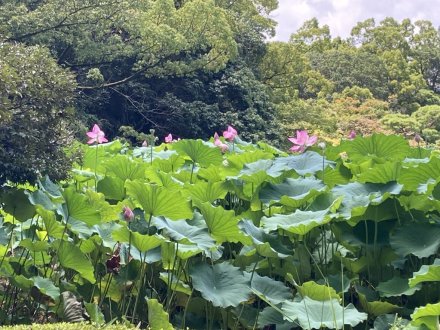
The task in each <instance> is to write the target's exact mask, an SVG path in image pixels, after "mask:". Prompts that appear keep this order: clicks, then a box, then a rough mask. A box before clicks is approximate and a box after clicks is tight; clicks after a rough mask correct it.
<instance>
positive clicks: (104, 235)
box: [93, 222, 122, 249]
mask: <svg viewBox="0 0 440 330" xmlns="http://www.w3.org/2000/svg"><path fill="white" fill-rule="evenodd" d="M121 227H122V226H121V225H119V224H117V223H115V222H107V223H101V224H99V225H96V226H94V227H93V230H94V231H96V232H97V233H98V234H99V237H100V238H101V240H102V245H103V246H105V247H108V248H111V249H113V248H114V247H115V245H116V243H117V241H115V240H114V239H113V237H112V233H113V232H116V231H118V230H119V229H120V228H121Z"/></svg>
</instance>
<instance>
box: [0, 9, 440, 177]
mask: <svg viewBox="0 0 440 330" xmlns="http://www.w3.org/2000/svg"><path fill="white" fill-rule="evenodd" d="M277 5H278V3H277V0H258V1H256V0H236V1H226V0H215V1H214V0H148V1H147V0H134V1H126V0H102V1H101V0H100V1H97V0H73V1H69V2H67V3H66V2H65V1H61V0H48V1H27V0H6V1H3V2H2V3H1V4H0V9H1V10H0V40H1V45H2V49H1V51H2V53H3V55H4V56H2V59H1V61H2V62H1V65H2V66H1V67H0V73H1V74H2V76H1V80H0V84H1V86H2V92H1V93H2V96H3V97H2V98H1V100H0V102H1V104H0V105H1V106H0V116H1V117H0V118H1V125H3V127H5V130H2V133H3V132H4V135H3V136H4V137H6V136H12V134H16V132H21V133H20V134H22V135H20V136H22V137H23V138H24V139H25V141H27V142H26V143H28V142H29V141H30V139H27V138H26V137H27V136H28V134H30V133H23V132H24V130H22V129H21V127H19V126H17V125H18V124H19V122H18V121H17V120H16V119H17V118H18V117H19V115H18V113H21V112H24V113H28V112H27V111H28V110H27V109H28V108H27V107H28V104H29V102H31V103H32V104H34V105H37V104H41V106H40V105H39V106H34V108H32V111H36V112H38V115H36V114H32V115H29V117H28V120H33V121H35V122H36V123H37V122H38V124H35V125H32V129H33V130H34V133H32V134H34V135H35V136H37V135H38V136H40V137H41V138H42V140H41V141H43V142H42V143H45V144H46V145H47V146H53V145H54V143H53V141H55V142H56V143H55V145H56V146H55V147H53V148H55V149H51V151H50V152H52V151H54V150H56V152H55V153H57V152H58V151H59V150H61V148H62V146H63V145H64V143H65V141H67V140H65V139H64V133H63V132H66V131H68V132H69V138H70V139H72V138H74V137H75V136H76V137H80V136H83V135H82V134H83V133H84V132H85V131H86V128H87V127H90V126H91V125H92V124H93V123H95V122H99V123H100V124H101V126H102V127H103V129H104V130H105V131H106V133H107V134H108V135H109V136H110V137H111V138H112V137H114V136H116V135H118V134H121V133H120V132H119V127H121V126H125V127H127V126H131V127H132V128H133V129H135V130H137V131H139V132H144V133H146V132H148V131H149V129H151V128H154V129H156V134H158V135H159V136H160V137H163V136H164V135H166V134H168V133H169V132H172V133H173V134H174V135H176V136H180V137H204V138H207V137H210V136H212V135H213V133H214V132H215V131H220V130H223V129H224V128H225V127H226V125H228V124H232V125H234V126H235V127H236V128H237V129H238V130H239V132H240V134H241V136H242V137H243V138H245V139H250V140H254V141H255V140H259V139H266V140H271V142H273V143H275V144H279V143H280V142H282V141H283V140H284V139H285V138H283V136H286V135H291V134H292V133H293V130H295V129H299V128H305V129H309V130H316V131H322V132H324V133H325V134H326V135H327V136H332V137H336V136H338V135H340V134H343V135H344V134H347V131H349V130H351V129H358V130H359V131H360V132H363V133H369V132H372V131H374V130H379V131H390V130H391V131H393V130H394V131H396V132H401V131H402V127H405V129H404V131H405V134H407V135H408V136H411V135H413V134H415V133H416V132H418V133H421V134H422V135H423V134H425V133H426V134H425V135H426V139H427V140H429V141H431V142H435V141H436V140H437V139H436V138H435V136H436V135H435V134H433V132H431V131H429V132H428V131H427V129H428V128H426V127H425V128H424V127H422V126H423V125H422V122H423V120H424V119H423V118H424V116H420V115H417V116H415V115H412V114H415V113H416V112H417V113H419V114H420V113H421V112H423V113H424V112H425V110H426V109H429V106H435V105H440V87H439V86H440V34H439V31H438V30H437V29H436V28H435V27H434V26H433V25H432V23H431V22H429V21H417V22H411V21H410V20H409V19H405V20H403V21H401V22H398V21H396V20H394V19H393V18H386V19H385V20H383V21H381V22H379V23H377V22H375V20H374V19H368V20H365V21H363V22H359V23H357V24H356V25H355V26H354V27H353V30H352V33H351V36H350V37H349V38H346V39H341V38H339V37H336V38H333V37H332V35H331V31H330V29H329V27H328V26H326V25H321V24H320V23H319V21H318V20H317V19H312V20H309V21H306V22H305V23H304V24H303V26H302V27H301V28H300V29H299V30H298V31H296V32H295V33H293V34H292V35H291V37H290V40H289V41H288V42H280V41H276V42H273V41H269V39H268V38H270V37H271V36H273V35H274V27H275V22H274V21H273V20H272V19H271V18H270V13H271V12H272V11H273V10H274V9H276V8H277ZM14 49H17V50H19V51H17V52H16V53H15V52H14ZM28 57H29V58H28ZM20 61H22V64H19V63H20ZM38 63H47V65H46V72H44V74H43V73H42V74H41V75H40V74H39V73H38V72H40V71H38V70H34V71H35V72H36V74H34V76H32V77H31V76H23V75H25V73H23V72H22V71H21V70H20V69H19V67H20V66H21V65H25V64H26V66H27V67H28V68H29V71H28V72H33V71H32V70H31V69H30V68H31V67H32V65H37V64H38ZM11 68H12V69H11ZM14 70H15V71H14ZM11 72H13V73H11ZM37 77H39V79H41V82H39V81H37ZM27 79H28V80H29V83H27V82H26V84H25V85H23V81H26V80H27ZM52 85H53V86H52ZM23 86H27V87H26V88H27V89H26V90H25V93H24V94H23V93H22V90H21V89H23V88H24V87H23ZM32 86H39V89H38V90H37V89H33V92H31V89H32V88H33V87H32ZM55 93H56V94H55ZM55 95H56V96H55ZM45 98H47V99H45ZM25 100H31V101H29V102H28V101H25ZM426 107H428V108H426ZM423 109H425V110H423ZM57 111H58V112H57ZM51 113H62V116H59V117H56V116H54V117H53V118H52V117H51V116H52V115H50V114H51ZM38 116H41V119H40V117H38ZM46 117H47V118H46ZM49 117H50V118H51V119H50V120H54V121H56V120H58V124H54V125H52V124H51V125H50V126H47V125H46V124H43V123H47V120H49ZM382 117H383V118H382ZM36 118H38V119H36ZM408 118H411V119H410V120H408ZM400 121H403V122H400ZM182 122H184V123H185V124H184V125H182ZM22 123H24V121H23V122H22ZM40 123H41V126H39V125H40ZM72 123H74V125H72ZM411 123H414V124H411ZM23 125H24V124H23ZM69 125H70V126H69ZM431 126H432V125H431ZM431 126H430V127H431ZM434 126H435V125H434ZM434 126H432V127H434ZM23 127H24V126H23ZM45 127H51V128H54V129H53V130H52V131H51V132H49V133H47V132H43V133H41V132H40V130H44V128H45ZM67 127H71V128H70V129H67ZM6 128H7V129H6ZM423 129H424V130H423ZM429 129H436V128H429ZM58 130H59V132H58ZM51 134H55V135H57V136H60V137H61V136H62V137H63V138H58V139H54V138H52V137H51V136H52V135H51ZM428 135H429V136H428ZM4 140H5V138H3V137H2V143H3V144H4V145H6V142H3V141H4ZM14 141H17V143H16V144H13V143H9V144H7V145H8V148H3V150H2V152H3V156H2V157H5V159H6V158H8V159H12V158H10V157H11V155H12V154H14V155H18V154H20V153H21V149H23V148H30V150H37V149H32V148H34V147H35V145H33V146H32V147H31V146H29V147H28V146H26V147H25V145H26V143H25V142H24V141H22V142H20V143H19V142H18V141H19V140H18V139H16V140H14ZM132 142H135V141H134V140H132ZM19 146H20V147H19ZM20 148H21V149H20ZM38 148H40V147H38ZM48 148H49V147H48ZM50 148H52V147H50ZM23 150H24V149H23ZM29 152H30V151H29ZM47 152H48V154H50V152H49V151H47ZM41 155H44V152H42V153H41ZM59 155H61V153H60V154H59ZM14 157H18V156H14ZM60 157H61V156H60ZM54 159H57V158H56V157H55V158H54ZM34 163H35V164H40V165H35V169H33V170H30V172H29V173H34V174H32V175H30V174H29V173H28V174H26V175H23V176H22V177H20V178H19V177H18V173H19V172H20V171H21V170H19V169H20V168H22V167H24V166H25V163H24V162H20V161H14V165H13V167H14V166H16V167H17V168H16V170H17V173H16V174H12V172H11V171H12V170H11V169H9V170H10V172H8V173H9V174H5V175H4V179H5V178H14V179H17V180H18V179H20V180H24V179H30V178H31V177H33V178H35V175H36V173H37V172H41V173H43V172H51V170H50V166H49V164H48V163H46V162H44V161H42V162H40V163H39V162H38V161H35V162H34ZM59 163H63V164H65V163H66V162H59ZM66 164H67V163H66ZM3 166H10V165H3ZM11 166H12V165H11ZM44 169H46V170H44ZM27 170H28V169H26V170H25V171H24V172H26V171H27ZM24 172H23V173H24ZM4 173H7V172H4ZM20 173H21V172H20ZM59 173H62V171H60V172H59ZM4 179H3V180H4Z"/></svg>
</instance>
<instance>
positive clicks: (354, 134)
mask: <svg viewBox="0 0 440 330" xmlns="http://www.w3.org/2000/svg"><path fill="white" fill-rule="evenodd" d="M355 137H356V132H355V131H353V130H351V131H350V134H348V138H349V139H350V140H353V139H354V138H355Z"/></svg>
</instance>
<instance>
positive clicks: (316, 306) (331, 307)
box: [282, 296, 367, 329]
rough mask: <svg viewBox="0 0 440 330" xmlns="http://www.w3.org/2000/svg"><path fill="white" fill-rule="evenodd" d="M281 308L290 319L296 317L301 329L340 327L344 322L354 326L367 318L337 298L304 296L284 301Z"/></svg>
mask: <svg viewBox="0 0 440 330" xmlns="http://www.w3.org/2000/svg"><path fill="white" fill-rule="evenodd" d="M282 310H283V312H285V313H286V314H287V316H288V317H289V318H291V319H297V320H298V322H299V324H300V325H301V327H302V328H303V329H320V328H322V327H327V328H329V329H341V328H343V326H344V324H346V325H351V326H352V327H354V326H355V325H358V324H359V323H361V322H363V321H365V320H366V319H367V314H365V313H360V312H358V311H357V309H356V308H355V307H354V306H353V305H352V304H348V305H347V306H346V307H343V306H341V305H340V304H339V302H338V300H337V299H332V300H326V301H317V300H313V299H311V298H309V297H307V296H306V297H304V298H303V300H302V301H286V302H284V303H283V305H282Z"/></svg>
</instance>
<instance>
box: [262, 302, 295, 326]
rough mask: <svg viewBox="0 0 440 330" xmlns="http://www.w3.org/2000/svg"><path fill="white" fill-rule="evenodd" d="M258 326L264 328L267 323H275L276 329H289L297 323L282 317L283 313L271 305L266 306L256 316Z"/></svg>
mask: <svg viewBox="0 0 440 330" xmlns="http://www.w3.org/2000/svg"><path fill="white" fill-rule="evenodd" d="M257 322H258V326H259V327H260V328H265V326H268V325H275V327H276V329H277V330H290V329H292V328H295V327H298V326H299V325H298V324H296V323H293V322H289V321H287V320H284V319H283V314H282V313H281V311H280V310H278V309H275V308H273V307H271V306H268V307H266V308H265V309H263V311H262V312H261V313H260V315H259V316H258V321H257Z"/></svg>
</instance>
